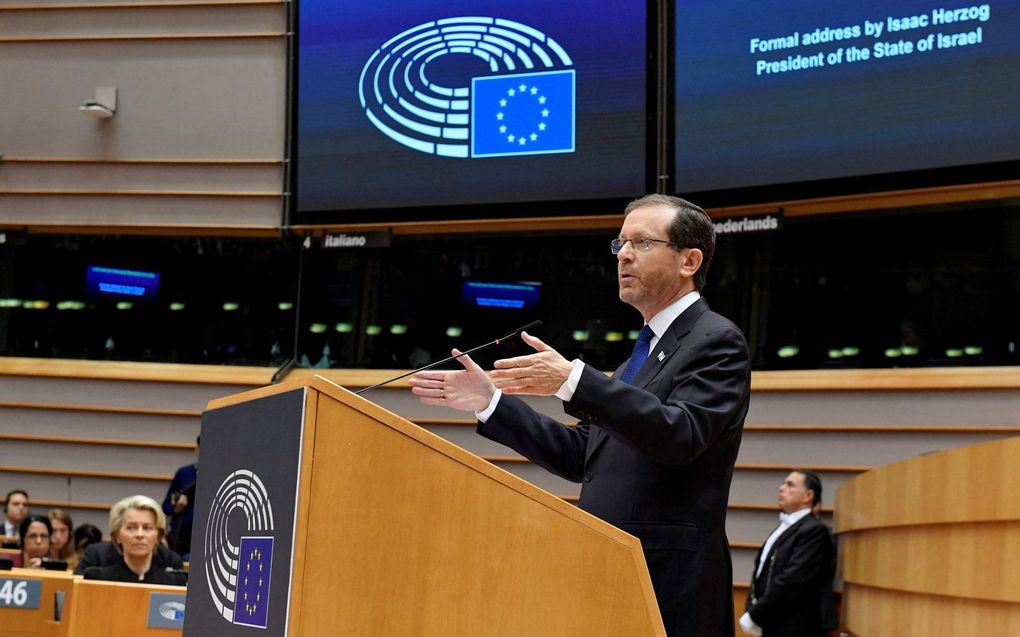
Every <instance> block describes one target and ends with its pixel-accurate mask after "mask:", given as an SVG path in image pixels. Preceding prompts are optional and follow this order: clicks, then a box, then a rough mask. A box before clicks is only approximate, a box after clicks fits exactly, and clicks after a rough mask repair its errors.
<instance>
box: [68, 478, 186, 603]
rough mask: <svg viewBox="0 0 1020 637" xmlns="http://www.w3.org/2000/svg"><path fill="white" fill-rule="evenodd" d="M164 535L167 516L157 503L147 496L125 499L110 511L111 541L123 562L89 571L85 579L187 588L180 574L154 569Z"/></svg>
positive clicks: (119, 561)
mask: <svg viewBox="0 0 1020 637" xmlns="http://www.w3.org/2000/svg"><path fill="white" fill-rule="evenodd" d="M165 534H166V516H164V515H163V511H162V509H160V507H159V504H157V503H156V501H155V500H153V499H152V498H150V497H148V496H144V495H133V496H131V497H129V498H124V499H123V500H121V501H120V502H118V503H117V504H115V505H113V508H112V509H110V539H111V540H112V541H113V545H114V546H116V547H117V550H118V551H119V552H120V555H121V559H120V560H118V561H116V562H114V563H113V564H110V565H108V566H96V567H93V568H89V569H87V570H86V571H85V579H101V580H108V581H113V582H135V583H138V582H142V583H145V584H169V585H172V586H182V585H184V583H185V582H184V578H183V577H182V576H181V575H180V574H177V573H171V572H167V571H166V570H162V569H160V568H153V566H152V556H153V554H155V552H156V547H157V546H159V543H160V540H162V539H163V536H164V535H165Z"/></svg>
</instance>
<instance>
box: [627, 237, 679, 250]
mask: <svg viewBox="0 0 1020 637" xmlns="http://www.w3.org/2000/svg"><path fill="white" fill-rule="evenodd" d="M628 241H630V245H631V246H633V247H634V249H635V250H637V251H638V252H648V251H649V250H651V249H652V246H653V245H654V244H656V243H665V244H666V245H669V246H676V247H681V246H680V244H678V243H673V242H672V241H664V240H662V239H649V238H648V237H639V238H637V239H613V240H612V241H611V242H610V243H609V249H610V250H612V251H613V254H620V250H623V246H625V245H627V242H628Z"/></svg>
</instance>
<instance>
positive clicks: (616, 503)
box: [478, 299, 751, 637]
mask: <svg viewBox="0 0 1020 637" xmlns="http://www.w3.org/2000/svg"><path fill="white" fill-rule="evenodd" d="M659 352H662V353H663V358H662V360H661V361H660V360H659ZM617 373H618V374H619V373H622V372H621V370H618V371H617ZM750 375H751V374H750V365H749V363H748V357H747V344H746V343H745V341H744V337H743V335H742V334H741V333H740V330H739V329H738V328H737V327H736V326H735V325H734V324H733V323H731V322H730V321H728V320H726V319H725V318H723V317H722V316H720V315H718V314H716V313H714V312H711V311H709V309H708V304H707V303H705V301H704V299H701V300H698V301H697V302H696V303H694V304H693V305H692V306H691V307H689V308H687V309H686V310H685V311H684V312H683V313H682V314H681V315H680V316H679V317H678V318H677V319H676V320H675V321H674V322H673V324H672V325H671V326H670V327H669V329H668V330H667V331H666V333H665V334H663V336H662V338H661V339H660V340H659V342H658V343H657V344H656V346H655V348H654V349H653V350H651V352H650V353H649V356H648V359H647V360H646V361H645V364H644V365H643V366H642V367H641V369H640V370H639V371H638V373H637V375H636V376H635V377H634V379H633V380H632V382H631V384H627V383H624V382H622V381H620V380H616V379H615V378H607V377H606V376H605V375H604V374H602V373H600V372H598V371H596V370H594V369H591V368H585V370H584V373H583V374H582V375H581V380H580V382H579V383H578V386H577V390H576V391H575V392H574V396H573V398H572V399H571V400H570V402H569V403H567V404H566V405H565V408H566V411H567V412H568V413H570V414H571V415H574V416H576V417H578V418H580V422H579V423H578V424H577V426H574V427H567V426H564V425H563V424H562V423H560V422H557V421H555V420H553V419H551V418H548V417H547V416H544V415H541V414H539V413H537V412H535V411H534V410H532V409H531V408H530V407H528V406H527V405H526V404H525V403H524V402H523V401H521V400H519V399H517V398H515V397H513V396H506V395H504V396H503V397H502V398H501V399H500V401H499V404H498V406H497V408H496V410H495V412H494V413H493V414H492V416H491V417H490V418H489V419H488V421H487V422H485V423H480V424H479V425H478V432H479V433H480V434H482V435H483V436H486V437H488V438H490V439H492V440H496V441H497V442H501V443H503V444H505V445H507V446H509V447H511V448H513V449H515V450H516V451H518V452H519V453H521V454H522V455H524V456H526V457H528V458H530V459H531V460H532V461H534V462H535V463H536V464H539V465H541V466H543V467H545V468H546V469H548V470H549V471H551V472H553V473H555V474H557V475H560V476H562V477H564V478H566V479H568V480H572V481H574V482H581V483H582V487H581V501H580V507H581V508H582V509H584V510H585V511H588V512H590V513H592V514H594V515H596V516H598V517H600V518H602V519H603V520H606V521H607V522H609V523H611V524H614V525H616V526H618V527H620V528H622V529H623V530H625V531H627V532H629V533H632V534H633V535H636V536H637V537H638V538H639V539H640V540H641V546H642V548H643V549H644V553H645V559H646V561H647V563H648V571H649V574H650V575H651V578H652V585H653V587H654V588H655V595H656V598H657V599H658V602H659V609H660V611H661V612H662V617H663V622H664V624H665V626H666V631H667V633H668V634H670V635H682V636H683V637H698V636H705V637H725V636H727V635H732V634H733V588H732V587H733V577H732V565H731V563H730V552H729V542H728V541H727V539H726V530H725V522H726V504H727V500H728V498H729V488H730V480H731V478H732V476H733V464H734V462H735V461H736V457H737V450H738V449H739V447H740V437H741V433H742V431H743V424H744V417H745V415H746V414H747V406H748V400H749V391H750Z"/></svg>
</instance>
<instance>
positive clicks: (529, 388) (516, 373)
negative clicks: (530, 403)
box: [492, 332, 573, 396]
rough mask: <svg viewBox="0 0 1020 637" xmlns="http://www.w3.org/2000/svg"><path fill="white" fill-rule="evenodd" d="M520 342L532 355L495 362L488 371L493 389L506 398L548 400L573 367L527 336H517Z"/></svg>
mask: <svg viewBox="0 0 1020 637" xmlns="http://www.w3.org/2000/svg"><path fill="white" fill-rule="evenodd" d="M521 340H523V341H524V342H525V343H527V344H528V345H530V346H531V347H532V349H534V350H535V353H534V354H528V355H527V356H517V357H515V358H504V359H502V360H498V361H496V363H495V365H494V366H495V369H494V370H493V371H492V379H493V380H494V381H495V382H496V387H498V388H499V389H501V390H503V391H505V392H506V393H508V394H530V395H532V396H552V395H553V394H555V393H556V392H557V391H558V390H559V388H560V386H561V385H562V384H563V383H564V382H566V380H567V376H569V375H570V370H571V368H572V367H573V363H571V362H570V361H568V360H567V359H565V358H563V357H562V356H561V355H560V353H559V352H557V351H556V350H554V349H553V348H551V347H549V346H548V345H546V344H545V343H543V342H542V341H541V340H540V339H538V338H536V337H534V336H532V335H530V334H528V333H527V332H521Z"/></svg>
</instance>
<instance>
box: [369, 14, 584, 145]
mask: <svg viewBox="0 0 1020 637" xmlns="http://www.w3.org/2000/svg"><path fill="white" fill-rule="evenodd" d="M456 54H464V55H469V56H473V57H475V58H479V59H480V60H481V61H482V63H484V64H485V65H486V66H487V67H488V71H489V72H488V74H485V75H479V76H475V77H472V78H471V82H470V86H446V85H444V84H442V83H441V82H439V81H438V80H436V81H433V79H432V78H431V77H430V72H429V64H430V63H434V62H437V61H439V60H440V59H441V58H443V57H444V56H448V55H456ZM572 67H573V61H572V60H571V59H570V56H569V55H568V54H567V52H566V51H565V50H564V49H563V47H562V46H560V45H559V44H558V43H557V42H556V40H554V39H553V38H551V37H549V36H548V35H546V34H544V33H542V32H541V31H538V30H537V29H534V28H532V27H530V26H528V25H525V24H521V23H520V22H515V21H513V20H505V19H501V18H491V17H457V18H446V19H442V20H435V21H432V22H426V23H425V24H420V25H418V26H416V27H413V28H410V29H407V30H406V31H403V32H401V33H399V34H397V35H396V36H393V37H392V38H390V39H389V40H387V41H386V42H385V43H384V44H383V45H382V46H380V47H379V48H378V49H376V50H375V51H374V52H373V53H372V54H371V56H370V57H369V59H368V62H367V63H366V64H365V66H364V68H363V69H362V71H361V77H360V78H359V82H358V97H359V99H360V100H361V106H362V108H363V109H364V111H365V116H366V117H367V118H368V119H369V121H371V122H372V124H373V125H374V126H375V127H376V128H377V129H378V130H379V131H380V132H381V133H382V134H384V135H386V136H387V137H389V138H390V139H391V140H393V141H394V142H396V143H398V144H401V145H403V146H406V147H407V148H409V149H412V150H416V151H419V152H422V153H428V154H430V155H438V156H441V157H455V158H463V159H467V158H477V157H504V156H521V155H539V154H549V153H572V152H574V139H575V130H574V121H575V118H574V115H575V71H574V69H573V68H572Z"/></svg>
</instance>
